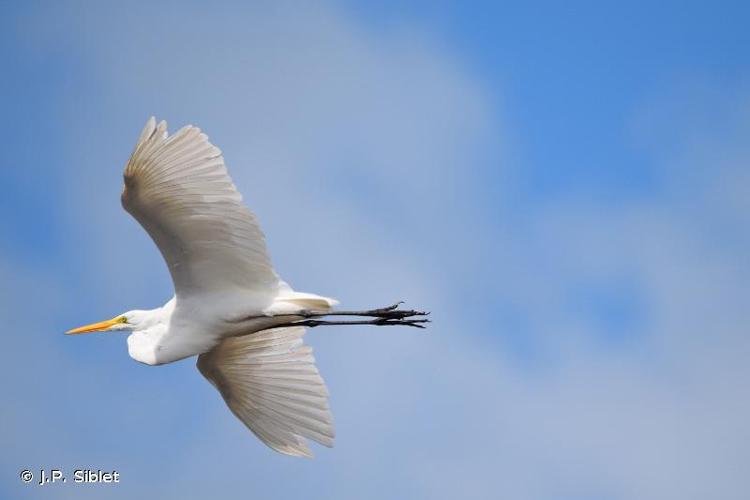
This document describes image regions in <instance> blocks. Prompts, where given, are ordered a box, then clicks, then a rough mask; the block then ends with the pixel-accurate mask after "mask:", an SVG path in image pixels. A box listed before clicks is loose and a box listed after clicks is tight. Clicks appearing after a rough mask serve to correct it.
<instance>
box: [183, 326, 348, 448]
mask: <svg viewBox="0 0 750 500" xmlns="http://www.w3.org/2000/svg"><path fill="white" fill-rule="evenodd" d="M304 334H305V329H304V328H302V327H287V328H273V329H270V330H263V331H260V332H257V333H253V334H250V335H244V336H241V337H231V338H228V339H226V340H224V341H222V342H221V343H220V344H219V345H218V346H216V347H215V348H214V349H213V350H211V351H209V352H207V353H205V354H201V355H200V356H199V357H198V370H200V372H201V373H202V374H203V376H204V377H206V378H207V379H208V381H209V382H211V384H213V386H214V387H216V388H217V389H218V390H219V392H220V393H221V395H222V397H223V398H224V401H226V403H227V406H228V407H229V409H230V410H232V413H234V414H235V415H236V416H237V418H239V419H240V420H241V421H242V422H243V423H244V424H245V425H246V426H247V427H248V428H249V429H250V430H251V431H252V432H253V433H254V434H255V435H256V436H258V438H259V439H260V440H261V441H263V442H264V443H266V444H267V445H268V446H270V447H271V448H273V449H274V450H276V451H278V452H280V453H284V454H286V455H293V456H304V457H312V453H311V452H310V448H309V447H308V446H307V441H306V440H305V438H309V439H312V440H314V441H317V442H318V443H320V444H322V445H324V446H328V447H331V446H333V438H334V429H333V419H332V417H331V411H330V409H329V407H328V390H327V389H326V386H325V383H324V382H323V379H322V378H321V377H320V374H319V373H318V369H317V368H316V367H315V358H313V355H312V348H311V347H310V346H308V345H305V344H304V343H303V341H302V337H303V335H304Z"/></svg>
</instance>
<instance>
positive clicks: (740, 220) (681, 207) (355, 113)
mask: <svg viewBox="0 0 750 500" xmlns="http://www.w3.org/2000/svg"><path fill="white" fill-rule="evenodd" d="M749 20H750V10H749V9H748V8H747V7H745V6H742V5H741V4H740V3H737V4H736V5H734V4H732V3H731V2H724V3H711V4H709V3H708V2H704V3H703V4H701V3H699V2H696V3H691V4H690V5H684V4H683V3H675V4H673V5H669V4H668V3H664V4H663V5H661V6H660V7H656V6H654V5H651V3H650V2H644V3H642V4H636V3H630V4H629V5H628V6H614V5H609V6H604V5H601V4H597V5H596V6H592V5H586V4H582V3H581V4H571V3H567V4H566V6H565V7H564V8H562V7H560V6H556V5H550V4H543V3H542V4H534V5H531V4H528V3H524V5H521V4H520V3H519V4H516V5H502V6H501V5H484V4H481V3H479V4H475V5H473V6H471V7H462V6H459V5H457V4H450V3H439V4H437V5H435V4H433V3H432V2H429V3H419V2H417V3H412V4H410V5H409V6H407V7H404V6H402V5H401V4H400V2H385V3H380V4H379V5H378V6H377V7H375V6H374V5H368V4H360V3H350V2H334V3H319V4H316V5H312V4H311V5H306V6H299V5H293V4H284V5H280V4H277V3H275V2H268V3H259V4H256V5H252V6H250V5H246V4H245V3H242V4H236V5H235V4H229V3H225V4H222V5H221V6H218V7H217V6H208V4H206V3H205V2H204V3H195V4H189V3H186V2H179V3H177V2H174V3H170V2H163V3H158V4H154V3H145V2H143V3H133V4H129V5H127V6H124V5H123V6H120V5H117V6H115V5H111V6H108V7H105V6H103V5H102V4H101V3H94V2H88V3H83V2H82V3H71V2H67V3H66V2H58V3H55V4H54V5H52V4H49V3H48V4H46V5H45V4H43V3H24V4H21V3H20V2H17V3H16V5H13V4H11V3H9V2H5V3H3V4H2V6H0V57H1V58H2V60H3V61H4V64H3V68H2V72H3V77H2V78H0V110H2V113H3V120H0V132H1V133H2V137H3V138H4V141H3V145H4V152H3V154H2V156H0V182H2V187H3V189H2V195H0V230H2V234H3V235H4V236H3V237H2V238H1V239H0V318H2V321H3V322H4V325H3V330H4V332H3V338H4V354H5V356H4V360H3V363H1V364H0V390H1V391H2V393H1V394H2V396H3V401H4V403H3V405H2V409H1V410H0V449H2V450H3V452H2V454H0V464H1V466H2V476H0V477H1V478H2V479H1V480H0V497H3V498H20V497H31V498H77V497H79V496H88V497H90V498H123V499H125V498H134V497H137V496H138V495H140V496H143V497H151V498H205V497H207V496H208V495H212V494H214V495H223V496H230V497H231V496H234V497H239V496H242V497H244V498H248V497H252V498H271V497H273V498H295V499H296V498H300V497H305V498H313V499H315V498H320V499H328V498H372V499H382V498H446V499H453V498H517V499H686V498H696V499H698V498H701V499H702V498H726V499H732V498H738V499H739V498H745V497H746V494H747V491H748V489H750V465H749V464H750V451H748V450H750V430H749V429H748V425H747V422H748V421H750V404H749V403H748V397H747V388H748V383H749V382H750V364H749V363H748V362H747V360H748V358H749V357H750V337H749V336H748V328H747V316H748V314H749V312H748V311H750V293H749V292H750V285H748V283H750V267H749V266H748V255H750V233H749V232H748V227H749V226H748V225H749V224H750V202H749V201H748V200H750V197H749V195H750V169H749V168H748V164H749V162H750V78H749V77H750V52H748V51H747V47H748V46H749V43H750V34H748V31H747V29H746V27H747V23H748V21H749ZM152 114H153V115H156V116H157V117H158V118H164V119H166V120H167V121H168V122H169V123H170V129H171V130H176V129H177V128H179V127H181V126H182V125H184V124H187V123H193V124H196V125H198V126H200V127H201V128H203V129H204V130H205V131H206V132H207V133H208V134H209V136H210V137H211V138H212V140H213V141H214V142H215V143H216V144H217V145H218V146H219V147H221V148H222V150H223V151H224V154H225V159H226V162H227V165H228V167H229V169H230V172H231V174H232V176H233V178H234V181H235V183H236V184H237V186H238V187H239V189H240V190H241V191H242V192H243V194H244V196H245V200H246V202H247V203H248V205H249V206H250V207H252V208H253V210H254V211H255V212H256V213H257V214H258V216H259V218H260V220H261V223H262V225H263V227H264V229H265V232H266V235H267V238H268V244H269V247H270V250H271V253H272V256H273V259H274V263H275V265H276V267H277V269H278V271H279V273H280V274H281V275H282V276H283V277H284V278H285V279H286V280H288V281H289V282H290V283H291V284H292V285H293V286H294V287H295V288H296V289H299V290H303V291H312V292H317V293H321V294H323V295H328V296H333V297H337V298H339V299H340V300H341V301H342V305H343V306H345V307H347V308H359V307H368V306H379V305H385V304H388V303H391V302H393V301H395V300H400V299H405V300H408V303H407V305H410V306H415V307H424V308H426V309H428V310H431V311H432V313H433V319H434V324H433V325H432V326H431V328H430V329H429V331H427V332H419V331H412V330H388V331H383V330H379V329H355V328H352V329H346V328H335V329H334V328H330V329H328V330H325V329H322V330H321V329H316V330H313V331H312V332H310V333H309V334H308V336H307V341H308V342H309V343H310V344H312V345H313V346H314V348H315V352H316V358H317V359H318V365H319V368H320V371H321V372H322V374H323V376H324V378H325V380H326V382H327V383H328V385H329V387H330V391H331V395H332V396H331V398H332V399H331V404H332V409H333V412H334V416H335V419H336V424H337V439H336V447H335V448H334V449H332V450H328V449H325V448H322V447H315V449H314V452H315V453H316V458H315V460H313V461H309V460H301V459H293V458H289V457H285V456H281V455H278V454H275V453H273V452H272V451H270V450H269V449H267V448H266V447H265V446H264V445H262V444H261V443H260V442H258V441H257V440H256V439H255V438H254V437H253V436H252V435H250V433H249V432H248V431H247V430H246V429H245V428H244V427H243V426H242V424H241V423H240V422H239V421H237V420H236V419H235V418H234V417H233V416H232V415H231V414H230V412H229V411H228V410H227V409H226V408H225V406H224V402H223V401H222V400H221V398H220V397H219V395H218V394H216V393H215V391H214V389H213V388H212V387H211V386H210V385H209V384H208V383H207V382H205V381H204V380H203V379H202V377H201V376H200V374H199V373H198V372H197V370H196V369H195V367H194V361H193V360H185V361H182V362H179V363H175V364H173V365H167V366H163V367H160V368H150V367H146V366H143V365H140V364H137V363H135V362H133V361H132V360H131V359H130V358H129V357H128V356H127V348H126V345H125V337H124V336H122V335H117V334H112V335H90V336H82V337H80V338H68V337H65V336H63V335H62V332H63V331H65V330H66V329H68V328H70V327H73V326H77V325H79V324H83V323H87V322H90V321H96V320H100V319H103V318H108V317H112V316H113V315H115V314H117V313H120V312H122V311H125V310H129V309H134V308H151V307H155V306H157V305H160V304H161V303H163V302H164V301H165V300H167V299H168V298H169V297H170V296H171V293H172V289H171V282H170V280H169V275H168V272H167V270H166V267H165V266H164V264H163V262H162V261H161V257H160V255H159V253H158V251H157V250H156V248H155V247H154V246H153V244H152V243H151V242H150V240H149V239H148V237H147V235H146V234H145V232H143V231H142V230H141V228H140V227H139V226H138V225H137V223H136V222H135V221H134V220H132V219H131V218H130V217H129V216H128V215H127V214H126V213H125V212H124V211H122V209H121V207H120V203H119V193H120V189H121V171H122V168H123V166H124V164H125V161H126V160H127V157H128V156H129V154H130V152H131V150H132V147H133V145H134V143H135V140H136V138H137V136H138V133H139V132H140V129H141V127H142V126H143V123H145V121H146V119H147V118H148V117H149V116H150V115H152ZM41 467H44V468H61V469H63V470H65V471H66V472H68V471H71V470H72V469H75V468H83V467H91V468H94V469H97V468H101V469H116V470H118V471H120V474H121V482H120V484H118V485H88V486H81V485H74V484H70V483H68V484H65V485H53V486H48V487H36V486H32V485H24V484H22V483H21V481H20V480H19V479H18V473H19V472H20V471H21V470H22V469H24V468H28V469H31V470H35V471H36V470H38V469H39V468H41Z"/></svg>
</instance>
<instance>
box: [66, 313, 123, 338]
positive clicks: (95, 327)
mask: <svg viewBox="0 0 750 500" xmlns="http://www.w3.org/2000/svg"><path fill="white" fill-rule="evenodd" d="M118 323H122V320H121V319H120V316H118V317H116V318H112V319H108V320H107V321H100V322H99V323H92V324H90V325H86V326H79V327H78V328H73V329H72V330H68V331H67V332H65V335H74V334H78V333H92V332H104V331H106V330H109V329H110V328H112V326H113V325H116V324H118Z"/></svg>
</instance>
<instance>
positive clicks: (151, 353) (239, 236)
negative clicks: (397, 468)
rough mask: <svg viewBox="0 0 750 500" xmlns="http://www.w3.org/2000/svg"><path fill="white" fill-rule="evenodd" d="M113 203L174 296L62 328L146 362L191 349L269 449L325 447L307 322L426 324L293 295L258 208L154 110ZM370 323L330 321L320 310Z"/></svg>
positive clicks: (202, 149)
mask: <svg viewBox="0 0 750 500" xmlns="http://www.w3.org/2000/svg"><path fill="white" fill-rule="evenodd" d="M124 178H125V186H124V189H123V192H122V204H123V207H124V208H125V210H127V211H128V212H130V214H131V215H132V216H133V217H135V219H136V220H138V222H139V223H140V224H141V225H142V226H143V228H144V229H145V230H146V231H147V232H148V233H149V235H150V236H151V238H153V240H154V242H155V243H156V245H157V246H158V247H159V250H160V251H161V253H162V256H163V257H164V260H166V262H167V266H169V272H170V273H171V275H172V281H173V282H174V288H175V294H174V297H172V299H171V300H169V301H168V302H167V303H166V304H164V305H163V306H162V307H159V308H156V309H152V310H149V311H142V310H134V311H128V312H126V313H123V314H120V315H118V316H116V317H115V318H113V319H110V320H107V321H102V322H100V323H94V324H91V325H87V326H82V327H80V328H75V329H73V330H69V331H68V332H66V333H68V334H78V333H89V332H103V331H130V332H132V333H131V334H130V335H129V336H128V353H129V354H130V356H131V357H132V358H133V359H135V360H136V361H140V362H141V363H145V364H148V365H160V364H164V363H171V362H173V361H177V360H179V359H183V358H187V357H189V356H195V355H199V356H198V362H197V366H198V370H200V372H201V373H202V374H203V376H205V377H206V378H207V379H208V380H209V382H211V384H213V385H214V387H216V389H218V391H219V392H220V393H221V395H222V397H223V398H224V400H225V401H226V404H227V406H229V409H230V410H232V412H233V413H234V414H235V415H236V416H237V418H239V419H240V420H241V421H242V422H243V423H244V424H245V425H246V426H247V427H248V428H249V429H250V430H251V431H252V432H253V433H254V434H255V435H256V436H258V438H260V439H261V440H262V441H263V442H264V443H266V444H267V445H268V446H270V447H271V448H273V449H274V450H276V451H279V452H281V453H285V454H287V455H294V456H307V457H311V456H312V454H311V452H310V449H309V447H308V446H307V441H306V440H305V438H309V439H313V440H315V441H317V442H319V443H321V444H323V445H325V446H329V447H330V446H332V445H333V437H334V430H333V421H332V418H331V412H330V409H329V407H328V391H327V389H326V386H325V384H324V382H323V379H322V378H321V377H320V374H319V373H318V370H317V368H316V366H315V360H314V358H313V356H312V351H311V348H310V347H309V346H306V345H304V344H303V342H302V336H303V335H304V333H305V328H304V327H305V326H308V327H314V326H320V325H329V324H330V325H341V324H372V325H383V326H384V325H407V326H415V327H423V326H424V323H425V322H427V320H426V319H425V318H424V315H425V313H422V312H419V311H411V310H408V311H407V310H401V309H398V304H396V305H393V306H390V307H385V308H381V309H373V310H369V311H333V306H334V305H336V304H337V302H336V301H335V300H334V299H330V298H328V297H322V296H320V295H315V294H311V293H301V292H295V291H294V290H292V288H291V287H290V286H289V285H287V284H286V283H285V282H284V281H282V280H281V279H280V278H279V276H278V275H277V274H276V272H275V271H274V270H273V267H272V266H271V261H270V259H269V257H268V253H267V251H266V244H265V239H264V236H263V233H262V232H261V230H260V227H259V226H258V222H257V221H256V219H255V216H254V215H253V214H252V212H250V211H249V210H248V209H247V208H246V207H245V206H244V205H243V204H242V196H241V195H240V193H239V192H238V191H237V189H236V188H235V186H234V184H233V183H232V180H231V179H230V178H229V175H228V173H227V170H226V168H225V166H224V160H223V158H222V154H221V151H220V150H219V149H218V148H217V147H215V146H214V145H212V144H211V143H210V142H209V141H208V137H207V136H206V135H205V134H203V133H201V131H200V129H198V128H197V127H193V126H190V125H189V126H186V127H184V128H182V129H181V130H179V131H178V132H177V133H175V134H173V135H171V136H170V135H168V133H167V124H166V122H164V121H161V122H159V124H158V125H157V124H156V120H155V119H154V118H153V117H151V118H150V119H149V120H148V122H147V123H146V126H145V127H144V129H143V132H141V135H140V137H139V138H138V143H137V144H136V146H135V150H134V151H133V154H132V155H131V157H130V159H129V160H128V163H127V165H126V167H125V173H124ZM330 315H336V316H361V317H366V318H370V319H359V320H351V321H328V320H324V319H319V318H322V317H325V316H330Z"/></svg>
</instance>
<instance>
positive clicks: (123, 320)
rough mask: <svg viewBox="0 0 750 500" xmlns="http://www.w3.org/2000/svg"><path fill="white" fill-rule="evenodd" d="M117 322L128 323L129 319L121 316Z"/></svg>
mask: <svg viewBox="0 0 750 500" xmlns="http://www.w3.org/2000/svg"><path fill="white" fill-rule="evenodd" d="M117 322H118V323H127V322H128V318H126V317H125V316H120V317H119V318H117Z"/></svg>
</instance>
